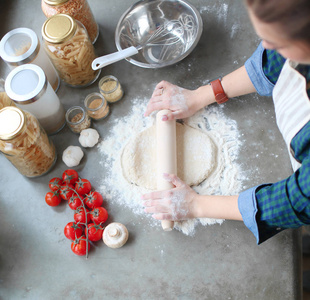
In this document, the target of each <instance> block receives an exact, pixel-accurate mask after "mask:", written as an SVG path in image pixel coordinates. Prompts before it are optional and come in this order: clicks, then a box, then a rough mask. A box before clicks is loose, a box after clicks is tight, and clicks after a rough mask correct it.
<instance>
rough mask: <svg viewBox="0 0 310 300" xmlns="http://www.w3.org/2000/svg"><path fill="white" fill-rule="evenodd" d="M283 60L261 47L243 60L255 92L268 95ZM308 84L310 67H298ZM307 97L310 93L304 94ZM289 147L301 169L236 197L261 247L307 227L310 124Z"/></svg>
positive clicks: (309, 212) (309, 193) (309, 200)
mask: <svg viewBox="0 0 310 300" xmlns="http://www.w3.org/2000/svg"><path fill="white" fill-rule="evenodd" d="M284 62H285V59H284V58H283V57H282V56H281V55H280V54H278V53H277V52H276V51H273V50H266V49H264V48H263V47H262V45H261V44H260V45H259V46H258V48H257V49H256V51H255V52H254V53H253V55H252V56H251V57H250V58H249V59H248V60H247V61H246V63H245V67H246V70H247V73H248V75H249V77H250V79H251V81H252V83H253V84H254V86H255V88H256V90H257V92H258V93H259V94H260V95H263V96H271V94H272V90H273V87H274V85H275V83H276V82H277V79H278V77H279V75H280V72H281V70H282V67H283V64H284ZM298 68H299V69H298V71H299V72H300V73H301V74H302V75H303V76H305V77H306V80H307V82H309V81H310V66H308V65H301V66H298ZM307 92H308V95H309V94H310V90H308V91H307ZM309 118H310V116H309ZM291 148H292V149H293V151H294V153H295V158H296V159H297V160H298V161H299V162H301V163H302V165H301V167H300V168H299V169H298V170H297V171H296V172H295V173H294V174H292V175H291V176H290V177H288V178H286V179H284V180H282V181H279V182H276V183H273V184H263V185H260V186H257V187H253V188H251V189H249V190H246V191H245V192H243V193H241V194H240V195H239V199H238V205H239V210H240V212H241V214H242V217H243V221H244V223H245V225H246V226H247V227H248V228H249V229H250V230H251V231H252V232H253V234H254V236H255V237H256V239H257V243H258V244H260V243H262V242H264V241H265V240H267V239H268V238H270V237H272V236H274V235H275V234H277V233H278V232H280V231H282V230H284V229H286V228H297V227H300V226H302V225H308V224H310V184H309V178H310V122H308V123H307V124H306V125H305V126H304V127H303V128H302V129H301V130H300V131H299V132H298V134H297V135H296V136H295V137H294V138H293V140H292V142H291Z"/></svg>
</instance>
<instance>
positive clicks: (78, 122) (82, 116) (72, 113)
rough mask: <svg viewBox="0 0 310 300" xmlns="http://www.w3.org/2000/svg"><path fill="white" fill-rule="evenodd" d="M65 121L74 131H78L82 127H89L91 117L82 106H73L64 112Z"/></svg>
mask: <svg viewBox="0 0 310 300" xmlns="http://www.w3.org/2000/svg"><path fill="white" fill-rule="evenodd" d="M66 121H67V124H68V126H69V128H70V129H71V130H72V132H74V133H80V132H81V131H82V130H83V129H86V128H89V127H90V125H91V119H90V117H89V115H88V114H87V113H86V111H85V110H84V109H83V107H80V106H73V107H71V108H69V109H68V110H67V112H66Z"/></svg>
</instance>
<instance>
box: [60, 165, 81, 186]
mask: <svg viewBox="0 0 310 300" xmlns="http://www.w3.org/2000/svg"><path fill="white" fill-rule="evenodd" d="M78 179H79V174H78V172H77V171H75V170H73V169H68V170H66V171H64V172H63V173H62V180H63V181H64V182H67V183H70V184H75V182H76V181H78Z"/></svg>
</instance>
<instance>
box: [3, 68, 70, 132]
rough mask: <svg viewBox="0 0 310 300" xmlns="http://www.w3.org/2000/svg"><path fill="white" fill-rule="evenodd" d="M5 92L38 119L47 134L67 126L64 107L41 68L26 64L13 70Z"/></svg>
mask: <svg viewBox="0 0 310 300" xmlns="http://www.w3.org/2000/svg"><path fill="white" fill-rule="evenodd" d="M5 91H6V93H7V94H8V96H9V97H10V98H11V99H12V100H13V101H14V103H15V104H16V106H17V107H19V108H21V109H22V110H27V111H28V112H30V113H32V114H33V115H34V116H35V117H36V118H37V119H38V121H39V122H40V124H41V126H42V127H43V128H44V130H45V131H46V132H47V134H55V133H57V132H59V131H60V130H61V129H62V128H63V127H64V126H65V124H66V120H65V110H64V108H63V105H62V103H61V102H60V100H59V98H58V96H57V95H56V93H55V92H54V90H53V89H52V87H51V85H50V84H49V82H48V81H47V78H46V76H45V73H44V72H43V70H42V69H41V68H40V67H39V66H37V65H33V64H26V65H21V66H18V67H16V68H15V69H13V70H12V71H11V72H10V73H9V75H8V76H7V78H6V81H5Z"/></svg>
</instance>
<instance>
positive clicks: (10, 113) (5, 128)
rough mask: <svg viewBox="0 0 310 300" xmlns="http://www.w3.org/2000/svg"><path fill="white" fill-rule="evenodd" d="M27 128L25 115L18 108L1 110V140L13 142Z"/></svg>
mask: <svg viewBox="0 0 310 300" xmlns="http://www.w3.org/2000/svg"><path fill="white" fill-rule="evenodd" d="M24 126H25V115H24V113H23V112H22V111H21V110H20V109H19V108H17V107H14V106H7V107H5V108H2V109H1V110H0V140H11V139H13V138H14V137H16V136H17V135H18V134H19V133H20V131H21V130H22V129H23V128H24Z"/></svg>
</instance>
